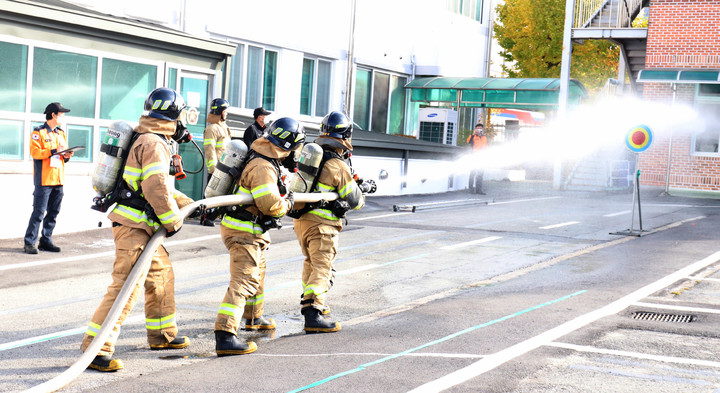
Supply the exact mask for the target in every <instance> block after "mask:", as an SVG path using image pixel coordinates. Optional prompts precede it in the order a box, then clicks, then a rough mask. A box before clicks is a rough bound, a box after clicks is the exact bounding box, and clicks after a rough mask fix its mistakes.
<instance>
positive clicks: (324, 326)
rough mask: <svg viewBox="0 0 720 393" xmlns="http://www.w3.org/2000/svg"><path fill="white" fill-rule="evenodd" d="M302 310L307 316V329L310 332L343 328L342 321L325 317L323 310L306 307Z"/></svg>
mask: <svg viewBox="0 0 720 393" xmlns="http://www.w3.org/2000/svg"><path fill="white" fill-rule="evenodd" d="M301 312H302V315H303V316H305V331H306V332H308V333H332V332H337V331H338V330H340V329H341V327H340V323H338V322H330V321H328V320H327V319H325V318H323V317H322V315H321V313H322V312H321V311H320V310H318V309H316V308H313V307H305V308H303V309H302V311H301Z"/></svg>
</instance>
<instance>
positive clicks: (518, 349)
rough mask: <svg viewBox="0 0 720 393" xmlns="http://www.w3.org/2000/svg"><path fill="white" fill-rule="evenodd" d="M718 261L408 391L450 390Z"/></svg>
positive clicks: (711, 258)
mask: <svg viewBox="0 0 720 393" xmlns="http://www.w3.org/2000/svg"><path fill="white" fill-rule="evenodd" d="M718 260H720V251H717V252H715V253H713V254H712V255H710V256H708V257H706V258H703V259H701V260H699V261H697V262H694V263H692V264H690V265H688V266H685V267H684V268H682V269H680V270H677V271H676V272H674V273H672V274H669V275H667V276H665V277H663V278H661V279H659V280H657V281H655V282H652V283H650V284H648V285H646V286H644V287H642V288H640V289H638V290H636V291H634V292H632V293H630V294H628V295H625V296H623V297H621V298H620V299H618V300H616V301H614V302H612V303H610V304H607V305H605V306H604V307H601V308H598V309H596V310H594V311H591V312H589V313H587V314H584V315H581V316H579V317H577V318H575V319H572V320H570V321H567V322H565V323H563V324H561V325H559V326H556V327H554V328H552V329H550V330H547V331H545V332H543V333H540V334H539V335H537V336H535V337H532V338H529V339H527V340H525V341H522V342H519V343H517V344H515V345H512V346H510V347H507V348H505V349H503V350H501V351H498V352H496V353H494V354H491V355H488V356H486V357H484V358H483V359H482V360H479V361H477V362H475V363H473V364H471V365H469V366H466V367H464V368H461V369H459V370H457V371H454V372H452V373H449V374H447V375H445V376H443V377H440V378H438V379H436V380H434V381H430V382H428V383H426V384H424V385H421V386H419V387H417V388H415V389H413V390H411V392H416V393H417V392H439V391H442V390H445V389H449V388H450V387H453V386H456V385H459V384H461V383H463V382H465V381H468V380H470V379H472V378H475V377H477V376H479V375H482V374H484V373H486V372H488V371H490V370H493V369H495V368H497V367H499V366H500V365H502V364H505V363H507V362H509V361H511V360H513V359H515V358H517V357H519V356H522V355H524V354H526V353H528V352H530V351H532V350H535V349H537V348H539V347H541V346H543V345H547V344H549V343H551V342H553V341H554V340H557V339H558V338H560V337H563V336H565V335H566V334H568V333H571V332H574V331H576V330H578V329H580V328H583V327H585V326H587V325H589V324H591V323H593V322H595V321H597V320H598V319H600V318H604V317H607V316H610V315H615V314H617V313H618V312H620V311H622V310H624V309H626V308H627V307H628V306H630V305H631V304H633V303H636V302H638V301H639V300H640V299H643V298H646V297H648V296H650V295H652V294H653V293H655V292H657V291H659V290H661V289H663V288H665V287H667V286H670V285H672V284H673V283H674V282H676V281H677V280H679V279H681V278H683V277H686V276H688V275H690V274H693V273H695V272H697V271H699V270H701V269H704V268H706V267H707V266H709V265H711V264H713V263H715V262H717V261H718Z"/></svg>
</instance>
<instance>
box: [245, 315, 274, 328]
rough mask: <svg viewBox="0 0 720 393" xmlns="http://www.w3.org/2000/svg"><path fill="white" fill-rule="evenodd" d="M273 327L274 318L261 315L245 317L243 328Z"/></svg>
mask: <svg viewBox="0 0 720 393" xmlns="http://www.w3.org/2000/svg"><path fill="white" fill-rule="evenodd" d="M272 329H275V320H274V319H272V318H270V319H267V318H265V317H263V316H259V317H257V318H246V319H245V330H272Z"/></svg>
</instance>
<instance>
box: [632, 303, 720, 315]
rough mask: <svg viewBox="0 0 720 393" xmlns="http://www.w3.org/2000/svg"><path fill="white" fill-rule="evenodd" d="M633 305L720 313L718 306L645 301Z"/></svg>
mask: <svg viewBox="0 0 720 393" xmlns="http://www.w3.org/2000/svg"><path fill="white" fill-rule="evenodd" d="M632 305H633V306H638V307H649V308H662V309H667V310H674V311H685V312H701V313H706V314H720V310H718V309H716V308H704V307H685V306H675V305H671V304H659V303H643V302H635V303H633V304H632Z"/></svg>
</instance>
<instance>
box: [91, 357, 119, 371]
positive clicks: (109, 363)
mask: <svg viewBox="0 0 720 393" xmlns="http://www.w3.org/2000/svg"><path fill="white" fill-rule="evenodd" d="M88 368H92V369H94V370H98V371H103V372H109V371H117V370H121V369H122V368H123V363H122V361H121V360H120V359H111V358H110V356H100V355H98V356H95V359H93V361H92V363H90V364H89V365H88Z"/></svg>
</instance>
